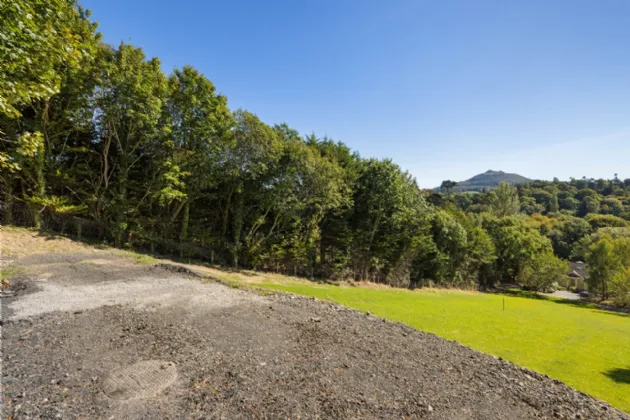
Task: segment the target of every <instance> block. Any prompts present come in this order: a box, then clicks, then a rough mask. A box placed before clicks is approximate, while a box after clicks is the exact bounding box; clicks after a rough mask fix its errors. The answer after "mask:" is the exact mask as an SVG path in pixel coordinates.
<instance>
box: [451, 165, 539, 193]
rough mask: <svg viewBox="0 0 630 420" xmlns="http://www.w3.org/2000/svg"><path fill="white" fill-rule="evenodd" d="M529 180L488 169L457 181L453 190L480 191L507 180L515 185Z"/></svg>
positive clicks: (494, 186) (529, 180)
mask: <svg viewBox="0 0 630 420" xmlns="http://www.w3.org/2000/svg"><path fill="white" fill-rule="evenodd" d="M531 181H532V180H531V179H529V178H526V177H524V176H522V175H518V174H512V173H508V172H503V171H495V170H492V169H488V170H487V171H486V172H484V173H482V174H478V175H475V176H473V177H472V178H470V179H467V180H466V181H461V182H458V183H457V186H456V187H455V188H454V189H453V191H482V190H484V189H486V190H489V189H493V188H496V187H498V186H499V184H500V183H501V182H509V183H510V184H515V185H516V184H524V183H526V182H531ZM438 189H439V188H438Z"/></svg>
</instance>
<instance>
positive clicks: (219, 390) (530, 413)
mask: <svg viewBox="0 0 630 420" xmlns="http://www.w3.org/2000/svg"><path fill="white" fill-rule="evenodd" d="M16 263H17V264H18V265H19V266H20V267H22V268H23V270H24V272H23V274H21V275H19V276H18V277H17V278H14V279H12V281H13V291H14V293H15V294H14V296H12V297H8V298H3V306H2V307H3V313H2V319H3V322H4V325H3V330H2V333H3V342H2V345H3V356H4V357H3V359H4V363H3V372H2V374H3V378H2V383H3V397H4V403H5V413H4V415H5V417H10V418H13V419H20V418H67V419H75V418H76V419H87V418H89V419H92V418H102V419H110V418H116V419H118V418H132V419H136V418H141V419H157V418H186V419H188V418H193V419H196V418H226V419H234V418H361V419H363V418H431V419H529V418H565V419H573V418H584V419H621V418H623V419H630V417H629V416H627V415H625V414H623V413H621V412H619V411H617V410H615V409H613V408H611V407H610V406H609V405H608V404H606V403H604V402H601V401H598V400H595V399H593V398H591V397H589V396H587V395H585V394H583V393H580V392H578V391H575V390H573V389H571V388H568V387H567V386H565V385H564V384H562V383H560V382H559V381H555V380H552V379H549V378H547V377H545V376H543V375H539V374H537V373H534V372H531V371H527V370H525V369H521V368H519V367H516V366H514V365H512V364H510V363H507V362H505V361H503V360H500V359H496V358H494V357H492V356H487V355H484V354H481V353H478V352H475V351H473V350H470V349H468V348H466V347H464V346H461V345H459V344H457V343H454V342H450V341H447V340H444V339H441V338H438V337H436V336H433V335H431V334H426V333H422V332H420V331H416V330H413V329H411V328H409V327H406V326H404V325H401V324H394V323H390V322H386V321H384V320H382V319H379V318H376V317H373V316H370V315H365V314H361V313H358V312H356V311H353V310H349V309H346V308H344V307H341V306H338V305H336V304H332V303H329V302H322V301H317V300H313V299H307V298H301V297H295V296H291V295H284V294H279V295H272V296H265V297H262V296H259V295H257V294H255V293H252V292H245V291H240V290H234V289H229V288H227V287H224V286H222V285H219V284H216V283H204V282H202V281H201V280H200V279H197V278H192V277H188V276H186V275H185V274H182V273H175V272H171V271H167V270H164V269H161V268H159V267H155V266H143V265H139V264H136V263H134V262H132V261H131V260H129V259H124V258H120V257H118V256H115V255H113V254H108V253H106V252H99V253H98V254H97V255H95V254H94V253H85V254H84V253H80V254H67V253H65V254H47V255H37V256H30V257H24V258H22V259H20V260H18V261H17V262H16Z"/></svg>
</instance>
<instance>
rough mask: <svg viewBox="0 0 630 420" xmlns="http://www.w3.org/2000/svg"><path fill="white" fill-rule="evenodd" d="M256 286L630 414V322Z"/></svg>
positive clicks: (445, 299) (432, 296) (497, 304)
mask: <svg viewBox="0 0 630 420" xmlns="http://www.w3.org/2000/svg"><path fill="white" fill-rule="evenodd" d="M255 284H256V285H257V286H260V287H263V288H266V289H274V290H281V291H285V292H290V293H296V294H301V295H306V296H311V297H317V298H320V299H326V300H330V301H334V302H338V303H340V304H343V305H346V306H349V307H352V308H355V309H358V310H361V311H370V312H371V313H373V314H375V315H377V316H380V317H384V318H387V319H389V320H391V321H399V322H404V323H405V324H407V325H409V326H412V327H415V328H417V329H419V330H422V331H427V332H431V333H434V334H436V335H439V336H441V337H444V338H447V339H450V340H456V341H458V342H459V343H462V344H465V345H467V346H469V347H472V348H474V349H476V350H479V351H482V352H484V353H488V354H492V355H495V356H501V357H503V358H504V359H506V360H509V361H511V362H514V363H516V364H518V365H520V366H524V367H527V368H530V369H532V370H535V371H538V372H541V373H545V374H547V375H549V376H551V377H553V378H556V379H559V380H561V381H563V382H565V383H566V384H568V385H569V386H572V387H574V388H576V389H578V390H580V391H583V392H586V393H588V394H590V395H593V396H595V397H598V398H601V399H603V400H605V401H607V402H609V403H610V404H612V405H614V406H616V407H618V408H620V409H622V410H625V411H626V412H630V316H628V315H625V314H618V313H612V312H606V311H601V310H598V309H595V308H592V307H584V306H578V305H575V304H569V303H567V302H566V301H551V300H541V299H532V298H525V297H513V296H507V297H506V296H503V295H495V294H482V293H472V292H471V293H467V292H457V291H446V290H419V291H408V290H396V289H389V288H369V287H350V286H333V285H320V284H314V283H309V282H306V281H297V280H295V281H293V280H286V278H285V279H284V280H279V279H274V278H273V277H271V278H270V279H269V280H265V281H260V282H255ZM503 299H505V311H503Z"/></svg>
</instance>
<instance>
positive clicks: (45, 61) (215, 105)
mask: <svg viewBox="0 0 630 420" xmlns="http://www.w3.org/2000/svg"><path fill="white" fill-rule="evenodd" d="M0 18H1V19H2V22H3V24H2V26H1V27H0V38H1V39H2V44H1V46H0V62H2V63H8V64H7V65H3V66H2V68H0V132H1V134H0V167H1V174H0V184H1V186H2V187H1V188H2V194H1V197H2V209H1V214H2V216H1V217H2V223H4V224H18V225H24V226H35V227H37V228H43V229H52V230H56V231H60V232H64V233H69V234H73V235H76V236H83V237H90V238H92V239H98V240H101V241H106V242H110V243H112V244H114V245H116V246H119V247H130V248H134V249H142V250H147V251H151V252H155V253H170V254H174V253H177V254H180V255H181V256H183V257H189V258H203V259H206V260H209V261H212V262H214V263H220V264H225V265H230V266H233V267H250V268H255V269H261V270H270V271H278V272H285V273H291V274H298V275H302V276H308V277H318V278H327V279H328V278H337V279H339V278H343V279H356V280H370V281H377V282H385V283H388V284H391V285H395V286H404V287H407V286H422V285H427V284H432V285H440V286H457V287H490V286H492V285H494V284H495V283H497V282H499V281H510V282H520V283H522V284H526V285H530V286H531V287H534V288H545V287H547V286H548V285H549V284H551V283H553V282H555V281H558V280H559V279H561V278H562V277H563V276H565V275H566V272H567V270H568V269H567V264H566V261H565V260H568V259H570V258H586V259H587V261H591V262H592V267H591V272H592V276H591V279H592V280H591V281H592V282H593V287H597V289H598V290H601V291H602V293H603V294H604V295H607V294H609V291H610V292H611V293H612V295H614V296H616V297H618V298H619V300H620V301H621V302H625V300H624V299H629V298H630V287H629V286H628V285H629V284H630V268H629V267H630V251H629V250H630V235H629V234H628V233H629V227H628V226H629V224H630V223H629V222H628V220H630V180H626V181H624V182H621V181H619V180H618V179H615V180H612V181H606V180H599V181H590V180H574V181H571V183H561V182H549V183H546V182H535V183H531V184H527V185H523V186H519V189H518V191H517V190H516V188H514V187H512V186H510V185H507V184H503V185H501V186H500V187H499V188H497V189H496V190H495V191H492V192H489V193H484V194H452V193H451V192H450V191H449V192H448V193H447V194H444V195H441V194H436V193H432V192H431V191H423V190H421V189H419V188H418V186H417V184H416V182H415V180H414V178H413V177H412V176H410V175H409V174H408V173H406V172H404V171H403V170H401V168H400V167H399V166H398V165H396V164H395V163H393V162H391V161H390V160H377V159H364V158H361V157H360V156H359V155H358V154H357V153H355V152H353V151H351V150H350V149H349V148H348V147H347V146H345V145H344V144H343V143H341V142H337V141H333V140H332V139H329V138H325V137H324V138H322V137H318V136H317V135H316V134H308V135H306V136H305V135H303V134H300V133H298V132H297V131H295V130H294V129H292V128H291V127H290V126H289V125H287V124H280V125H274V126H269V125H267V124H265V123H264V122H263V121H261V120H260V119H259V118H258V117H257V116H256V115H255V114H254V113H252V112H249V111H246V110H231V109H230V108H229V107H228V100H227V97H226V96H223V95H221V94H219V93H217V90H216V88H215V86H214V85H213V83H212V82H211V81H210V80H208V79H207V78H206V77H205V76H204V75H202V74H200V73H199V72H198V71H197V70H195V69H194V68H193V67H191V66H184V67H182V68H179V69H176V70H174V71H173V72H172V73H171V74H169V75H166V74H164V73H163V71H162V68H161V66H160V62H159V60H158V59H157V58H148V57H146V56H145V54H144V53H143V51H142V49H140V48H137V47H134V46H133V45H128V44H121V45H118V46H110V45H106V44H104V43H102V42H101V40H100V36H99V35H98V34H97V32H96V25H95V24H94V23H92V22H91V21H90V19H89V15H88V14H87V13H86V12H85V11H84V10H83V9H81V8H80V7H79V6H78V5H77V4H76V3H75V2H73V1H69V0H56V1H38V0H28V1H9V2H4V3H3V5H2V10H1V11H0ZM598 263H599V265H597V264H598ZM598 270H599V271H598Z"/></svg>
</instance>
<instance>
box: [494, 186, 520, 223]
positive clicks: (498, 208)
mask: <svg viewBox="0 0 630 420" xmlns="http://www.w3.org/2000/svg"><path fill="white" fill-rule="evenodd" d="M520 208H521V204H520V201H519V198H518V190H517V189H516V187H515V186H514V185H512V184H508V183H507V182H502V183H501V184H499V186H498V187H497V188H496V189H495V190H494V191H492V193H491V194H490V211H491V212H492V214H494V215H495V216H497V217H506V216H514V215H515V214H518V213H519V211H520Z"/></svg>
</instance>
